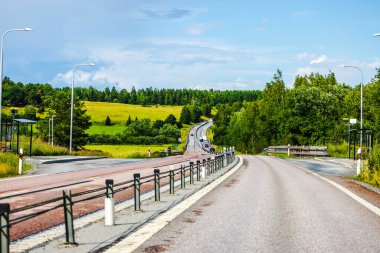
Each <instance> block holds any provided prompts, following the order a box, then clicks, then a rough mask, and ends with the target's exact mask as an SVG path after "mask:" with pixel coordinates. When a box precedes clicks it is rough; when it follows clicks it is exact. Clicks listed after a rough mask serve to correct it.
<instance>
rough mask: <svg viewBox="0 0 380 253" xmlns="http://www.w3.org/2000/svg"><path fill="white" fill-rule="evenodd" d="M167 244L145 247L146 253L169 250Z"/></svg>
mask: <svg viewBox="0 0 380 253" xmlns="http://www.w3.org/2000/svg"><path fill="white" fill-rule="evenodd" d="M167 247H168V246H167V245H153V246H149V247H146V248H144V251H143V252H145V253H159V252H165V251H166V250H167Z"/></svg>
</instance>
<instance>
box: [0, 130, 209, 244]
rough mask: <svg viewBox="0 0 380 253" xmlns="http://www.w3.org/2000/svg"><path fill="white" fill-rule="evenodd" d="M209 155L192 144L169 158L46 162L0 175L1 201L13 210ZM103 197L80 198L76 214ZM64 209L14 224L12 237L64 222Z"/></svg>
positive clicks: (91, 208) (94, 207)
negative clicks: (8, 175)
mask: <svg viewBox="0 0 380 253" xmlns="http://www.w3.org/2000/svg"><path fill="white" fill-rule="evenodd" d="M208 126H209V125H208V124H207V126H203V125H202V126H199V125H198V126H196V127H194V131H197V129H198V128H200V129H201V130H200V131H203V130H202V129H203V128H205V127H208ZM194 137H195V136H189V140H190V141H191V142H194V140H193V139H194ZM207 157H209V155H208V154H207V153H206V152H204V151H203V150H201V149H198V148H194V147H193V148H191V149H189V150H187V152H186V154H185V155H182V156H172V157H166V158H156V159H146V160H143V161H138V162H136V161H134V162H135V163H129V161H128V160H125V161H121V160H115V159H110V160H109V161H110V162H109V163H107V159H97V160H92V161H82V162H66V163H57V164H54V163H53V164H49V165H44V167H42V169H41V170H40V171H39V170H38V169H37V171H35V173H36V174H35V175H31V176H30V175H29V176H21V177H16V178H10V179H0V183H1V188H0V202H1V203H9V204H10V205H11V210H13V209H15V208H19V207H24V206H26V205H31V204H34V203H37V202H41V201H44V200H49V199H53V198H60V197H62V190H71V191H72V192H73V193H76V192H83V191H87V190H92V189H96V188H100V187H104V186H105V180H106V179H114V182H115V184H117V183H120V182H125V181H129V180H132V179H133V174H134V173H140V174H141V177H144V176H148V175H152V174H153V169H154V168H159V169H160V170H161V172H165V171H168V170H169V165H173V166H174V169H176V168H179V167H180V165H181V164H182V163H184V164H186V165H189V162H190V161H193V162H196V161H197V160H202V159H205V158H207ZM144 187H145V189H142V192H145V191H148V190H151V189H152V187H153V186H152V184H146V185H145V186H144ZM131 196H132V189H128V190H126V193H124V192H122V193H120V196H119V197H117V196H115V198H116V201H117V202H119V201H123V200H125V199H128V198H130V197H131ZM102 202H103V199H101V198H99V199H95V200H94V201H92V202H91V201H88V202H81V203H77V204H76V209H75V210H74V216H75V217H77V216H81V215H84V214H87V213H91V212H94V211H96V210H98V209H101V208H102V207H103V203H102ZM53 206H54V205H50V206H41V207H38V208H34V209H29V210H26V211H23V212H20V213H16V214H12V213H11V215H10V218H11V220H12V219H14V218H17V217H23V216H26V215H29V214H31V213H35V212H37V211H43V210H46V209H49V208H52V207H53ZM62 214H63V212H62V211H61V210H58V209H56V210H54V211H52V212H49V213H46V214H43V215H42V216H38V217H36V218H33V219H31V220H27V221H25V222H24V221H23V222H20V223H17V224H15V225H14V226H12V228H11V232H10V234H11V240H15V239H19V238H22V237H24V236H27V235H31V234H33V233H36V232H38V231H41V230H44V229H46V228H49V227H51V226H54V225H57V224H60V223H62V222H63V216H62Z"/></svg>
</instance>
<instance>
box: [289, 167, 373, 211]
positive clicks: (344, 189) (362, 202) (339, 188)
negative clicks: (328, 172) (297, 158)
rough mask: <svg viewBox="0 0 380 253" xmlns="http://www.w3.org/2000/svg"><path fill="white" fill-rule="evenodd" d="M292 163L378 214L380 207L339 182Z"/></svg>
mask: <svg viewBox="0 0 380 253" xmlns="http://www.w3.org/2000/svg"><path fill="white" fill-rule="evenodd" d="M292 164H294V163H292ZM294 165H296V166H298V167H301V168H302V169H306V170H307V171H310V173H311V174H312V175H314V176H316V177H318V178H320V179H322V180H323V181H325V182H327V183H329V184H331V185H332V186H334V187H335V188H337V189H338V190H340V191H342V192H343V193H345V194H346V195H348V196H349V197H351V198H352V199H354V200H355V201H356V202H358V203H359V204H361V205H362V206H364V207H366V208H367V209H368V210H370V211H372V212H373V213H374V214H376V215H377V216H380V208H378V207H377V206H374V205H372V204H371V203H369V202H368V201H366V200H365V199H363V198H361V197H359V196H358V195H356V194H355V193H353V192H351V191H350V190H348V189H347V188H345V187H343V186H341V185H340V184H338V183H335V182H334V181H331V180H329V179H327V178H325V177H323V176H320V175H318V174H317V173H315V172H313V171H312V170H310V169H308V168H307V167H304V166H302V165H299V164H294Z"/></svg>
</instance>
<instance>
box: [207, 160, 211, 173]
mask: <svg viewBox="0 0 380 253" xmlns="http://www.w3.org/2000/svg"><path fill="white" fill-rule="evenodd" d="M210 160H211V158H210V157H208V158H207V166H206V171H207V175H208V176H209V175H210V173H211V171H210V165H211V162H210Z"/></svg>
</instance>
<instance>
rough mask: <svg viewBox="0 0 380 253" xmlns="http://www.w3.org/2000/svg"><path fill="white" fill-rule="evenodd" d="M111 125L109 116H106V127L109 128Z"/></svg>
mask: <svg viewBox="0 0 380 253" xmlns="http://www.w3.org/2000/svg"><path fill="white" fill-rule="evenodd" d="M110 125H111V119H110V116H107V118H106V126H110Z"/></svg>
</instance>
